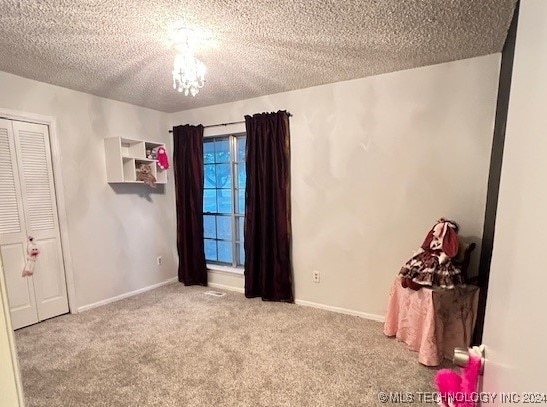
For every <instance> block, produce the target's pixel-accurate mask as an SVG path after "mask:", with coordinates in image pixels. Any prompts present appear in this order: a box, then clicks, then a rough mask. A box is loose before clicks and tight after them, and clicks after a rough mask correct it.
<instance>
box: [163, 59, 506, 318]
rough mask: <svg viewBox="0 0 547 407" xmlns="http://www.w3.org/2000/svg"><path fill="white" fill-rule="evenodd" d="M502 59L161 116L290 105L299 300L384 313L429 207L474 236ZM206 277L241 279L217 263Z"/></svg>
mask: <svg viewBox="0 0 547 407" xmlns="http://www.w3.org/2000/svg"><path fill="white" fill-rule="evenodd" d="M499 64H500V55H499V54H495V55H488V56H484V57H479V58H473V59H468V60H461V61H456V62H451V63H445V64H441V65H435V66H428V67H424V68H418V69H412V70H407V71H401V72H395V73H390V74H386V75H380V76H375V77H369V78H364V79H358V80H352V81H347V82H340V83H335V84H330V85H324V86H318V87H314V88H309V89H304V90H298V91H292V92H286V93H280V94H275V95H270V96H265V97H260V98H256V99H250V100H245V101H240V102H235V103H228V104H223V105H217V106H212V107H205V108H200V109H195V110H189V111H184V112H179V113H174V114H171V115H170V122H171V124H172V125H177V124H183V123H190V124H198V123H202V124H204V125H207V124H215V123H223V122H232V121H237V120H242V118H243V116H244V115H245V114H253V113H257V112H263V111H275V110H278V109H286V110H289V111H290V112H291V113H293V115H294V116H293V117H292V118H291V121H290V125H291V148H292V162H291V166H292V222H293V266H294V275H295V295H296V299H297V300H299V301H301V302H312V303H318V304H321V305H325V306H330V307H340V308H344V309H348V310H352V311H356V312H360V313H363V314H372V315H377V316H382V315H384V314H385V308H386V301H387V295H388V292H389V287H390V285H391V283H392V281H393V278H394V276H395V275H396V274H397V272H398V271H399V269H400V267H401V265H402V264H403V263H404V262H405V261H406V260H407V258H408V257H409V256H410V255H411V253H412V252H413V251H414V250H415V249H417V248H418V247H419V246H420V244H421V243H422V240H423V238H424V237H425V234H426V233H427V231H428V230H429V228H430V227H431V226H432V224H433V223H434V222H435V220H436V219H437V218H439V217H441V216H447V217H449V218H452V219H455V220H457V221H458V222H459V223H460V225H461V233H462V235H464V236H469V237H472V238H473V239H474V240H478V239H479V238H480V236H481V235H482V227H483V220H484V209H485V199H486V184H487V177H488V170H489V160H490V149H491V143H492V134H493V124H494V113H495V107H496V96H497V85H498V73H499ZM203 91H204V92H205V91H206V88H204V90H203ZM240 128H241V127H240ZM215 130H216V131H218V132H219V134H222V133H224V131H225V129H223V128H216V129H215ZM313 270H319V271H320V273H321V282H320V283H319V284H314V283H313V282H312V271H313ZM210 280H211V281H212V282H214V283H217V284H224V285H230V286H236V287H238V288H241V287H242V286H243V282H242V278H241V277H234V276H227V275H225V274H216V273H211V275H210Z"/></svg>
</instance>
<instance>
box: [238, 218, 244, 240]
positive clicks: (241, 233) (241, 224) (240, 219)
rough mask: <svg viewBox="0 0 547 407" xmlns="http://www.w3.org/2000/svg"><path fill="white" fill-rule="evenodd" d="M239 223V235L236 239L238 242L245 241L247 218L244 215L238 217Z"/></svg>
mask: <svg viewBox="0 0 547 407" xmlns="http://www.w3.org/2000/svg"><path fill="white" fill-rule="evenodd" d="M236 223H237V236H236V239H237V241H238V242H243V236H244V235H243V225H244V224H245V218H244V217H243V216H238V217H236Z"/></svg>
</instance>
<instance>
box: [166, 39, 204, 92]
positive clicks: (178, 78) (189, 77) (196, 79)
mask: <svg viewBox="0 0 547 407" xmlns="http://www.w3.org/2000/svg"><path fill="white" fill-rule="evenodd" d="M192 37H193V32H192V31H191V30H188V29H186V28H184V29H181V30H179V36H178V38H179V40H178V44H177V48H178V53H177V55H176V56H175V63H174V66H173V88H174V89H176V90H178V91H179V92H184V95H186V96H188V94H190V95H192V96H196V95H197V94H198V92H199V90H200V89H201V88H203V85H205V65H203V62H201V61H200V60H199V59H197V58H196V57H195V55H194V49H193V47H192V44H191V43H192V40H193V39H194V38H192Z"/></svg>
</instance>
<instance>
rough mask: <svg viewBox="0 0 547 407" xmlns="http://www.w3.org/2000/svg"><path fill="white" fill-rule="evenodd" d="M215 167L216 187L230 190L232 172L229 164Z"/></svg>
mask: <svg viewBox="0 0 547 407" xmlns="http://www.w3.org/2000/svg"><path fill="white" fill-rule="evenodd" d="M216 167H217V168H216V176H217V182H216V187H217V188H230V187H231V186H232V172H231V171H230V164H217V165H216ZM206 188H207V187H206ZM212 188H214V187H212Z"/></svg>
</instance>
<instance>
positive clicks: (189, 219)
mask: <svg viewBox="0 0 547 407" xmlns="http://www.w3.org/2000/svg"><path fill="white" fill-rule="evenodd" d="M173 142H174V143H173V146H174V151H173V168H174V172H175V195H176V204H177V248H178V252H179V281H180V282H182V283H184V285H205V286H206V285H207V266H206V265H205V250H204V244H203V126H202V125H199V126H190V125H188V124H186V125H184V126H176V127H173Z"/></svg>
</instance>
